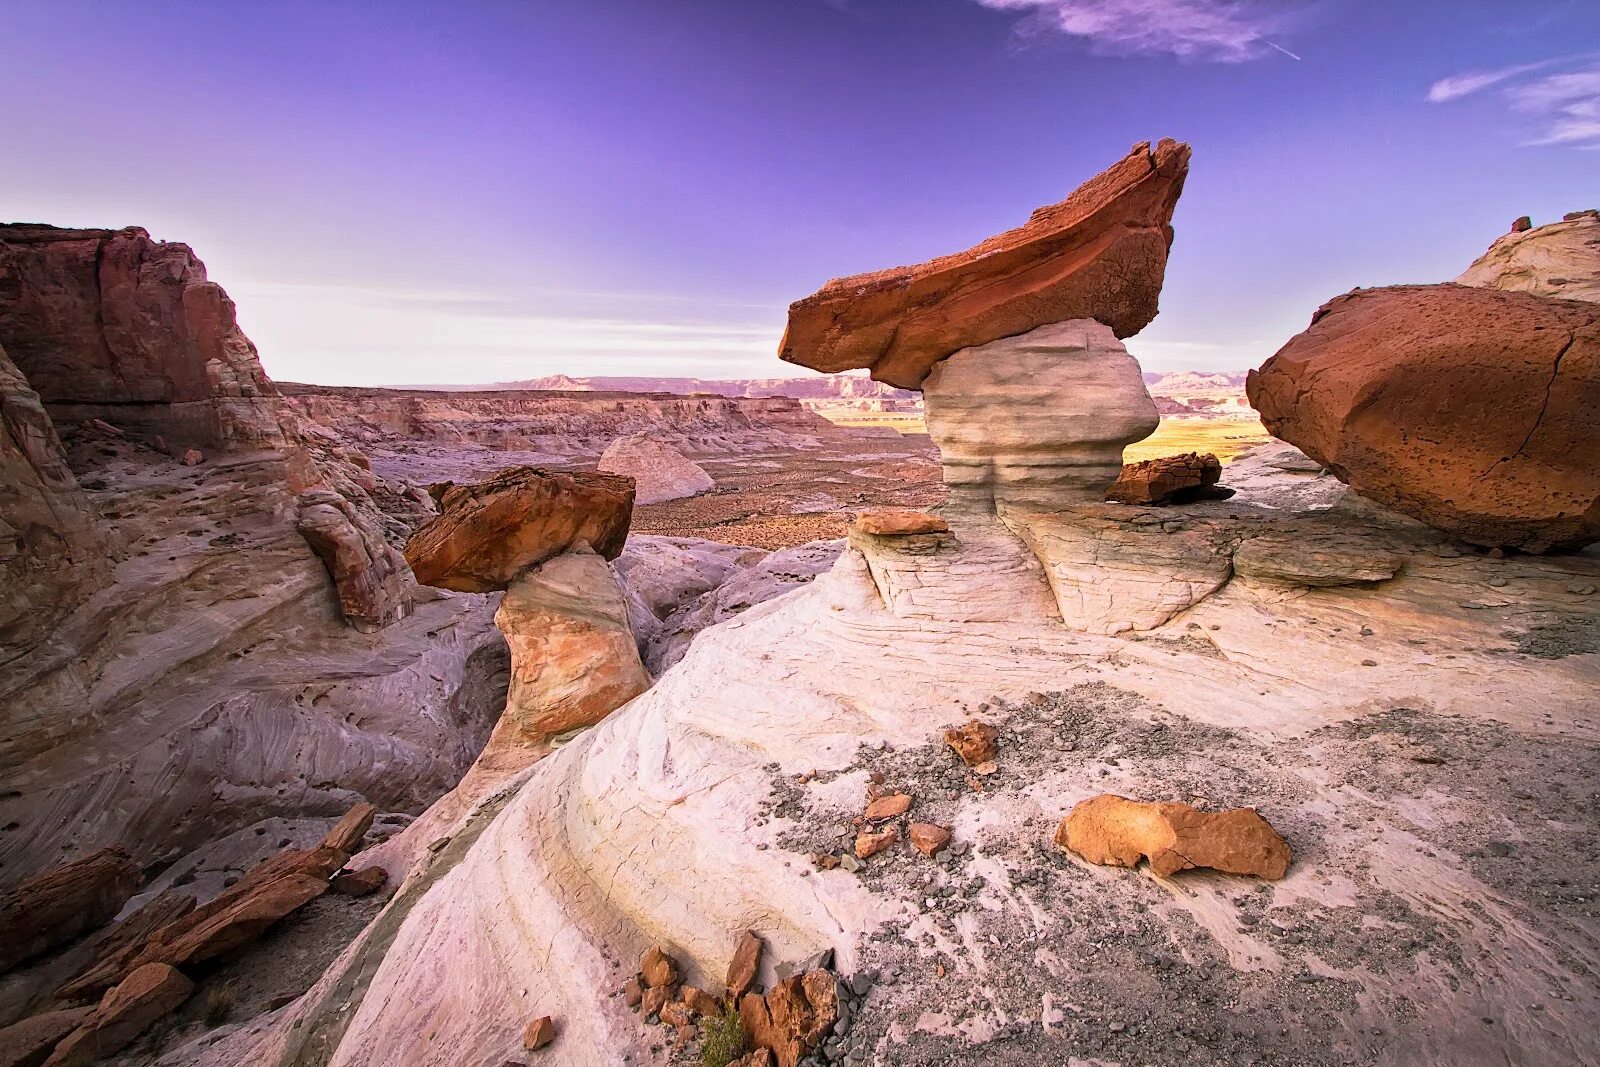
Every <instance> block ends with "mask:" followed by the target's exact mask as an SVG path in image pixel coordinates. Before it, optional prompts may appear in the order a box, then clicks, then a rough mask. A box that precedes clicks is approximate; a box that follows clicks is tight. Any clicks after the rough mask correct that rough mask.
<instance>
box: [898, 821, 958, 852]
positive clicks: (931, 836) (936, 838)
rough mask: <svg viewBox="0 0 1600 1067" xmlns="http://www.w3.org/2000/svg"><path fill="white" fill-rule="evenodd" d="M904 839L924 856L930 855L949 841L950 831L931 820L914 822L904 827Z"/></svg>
mask: <svg viewBox="0 0 1600 1067" xmlns="http://www.w3.org/2000/svg"><path fill="white" fill-rule="evenodd" d="M906 839H907V840H909V841H910V842H911V846H912V847H913V848H915V849H916V850H917V851H918V852H920V853H922V854H923V855H924V856H932V855H933V854H934V853H936V852H941V851H943V850H944V847H945V846H946V845H948V844H949V843H950V831H949V830H946V829H945V828H944V827H942V826H935V825H934V824H933V823H931V822H914V823H912V824H911V825H910V826H908V827H906Z"/></svg>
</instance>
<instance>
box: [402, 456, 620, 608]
mask: <svg viewBox="0 0 1600 1067" xmlns="http://www.w3.org/2000/svg"><path fill="white" fill-rule="evenodd" d="M633 496H634V487H633V480H632V479H631V478H622V477H618V476H616V475H611V474H590V473H587V472H583V471H570V472H566V471H547V470H542V469H540V468H538V467H512V468H509V469H507V470H503V471H501V472H500V473H498V474H496V475H495V476H494V477H492V478H490V479H489V480H487V481H484V482H479V483H477V484H476V485H452V486H451V487H450V488H449V489H447V490H445V492H444V494H443V496H442V497H441V499H440V507H441V509H442V510H441V512H440V514H439V515H438V516H437V517H436V518H434V519H433V520H432V521H431V522H429V523H428V524H427V525H426V526H424V527H423V528H422V529H420V530H418V531H417V532H416V533H415V534H413V535H412V536H411V539H410V540H409V541H407V542H406V553H405V555H406V562H407V563H409V564H411V570H412V572H413V573H414V574H415V575H416V577H417V581H419V582H421V583H423V584H424V585H433V586H438V587H439V588H441V589H454V590H457V591H459V592H465V593H490V592H494V591H496V590H500V589H505V588H506V587H507V586H508V585H510V583H511V580H512V579H513V578H515V577H516V576H517V575H518V574H520V573H522V572H523V571H525V570H527V569H528V568H529V567H532V566H536V565H537V564H540V563H543V562H544V561H545V560H547V559H553V558H554V557H556V556H558V555H560V554H561V553H563V552H566V551H567V550H569V549H572V548H575V547H577V546H578V545H580V544H587V545H588V546H589V547H590V548H591V549H593V550H594V551H595V552H597V553H599V554H600V555H601V556H604V557H605V558H606V559H616V558H617V556H618V555H619V554H620V553H621V552H622V546H623V543H624V542H625V541H627V539H628V523H629V521H630V519H631V518H632V516H633Z"/></svg>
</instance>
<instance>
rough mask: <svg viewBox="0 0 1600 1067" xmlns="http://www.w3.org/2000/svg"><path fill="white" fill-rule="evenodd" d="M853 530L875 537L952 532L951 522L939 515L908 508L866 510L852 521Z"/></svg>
mask: <svg viewBox="0 0 1600 1067" xmlns="http://www.w3.org/2000/svg"><path fill="white" fill-rule="evenodd" d="M851 529H852V532H854V531H857V530H859V531H860V532H861V533H864V534H871V535H872V536H873V537H909V536H913V535H916V534H942V533H949V532H950V524H949V523H948V522H945V521H944V520H943V519H941V518H940V517H939V516H937V515H929V514H928V513H927V512H925V511H911V510H908V509H906V508H882V509H880V510H878V511H864V512H862V513H861V514H860V515H857V516H856V517H855V521H854V522H852V523H851Z"/></svg>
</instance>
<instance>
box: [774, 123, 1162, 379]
mask: <svg viewBox="0 0 1600 1067" xmlns="http://www.w3.org/2000/svg"><path fill="white" fill-rule="evenodd" d="M1188 172H1189V146H1188V145H1184V144H1179V143H1177V142H1176V141H1170V140H1165V141H1162V142H1161V143H1159V144H1158V145H1156V146H1155V148H1154V149H1152V148H1151V147H1150V145H1149V144H1148V143H1144V144H1137V145H1134V146H1133V148H1132V149H1131V150H1130V151H1129V153H1128V154H1127V156H1125V157H1124V158H1123V159H1122V160H1120V161H1119V162H1117V163H1115V164H1113V165H1112V166H1111V167H1109V168H1108V169H1107V170H1105V171H1104V172H1102V173H1100V174H1098V175H1096V176H1095V177H1093V178H1091V179H1089V180H1088V181H1087V182H1085V183H1084V184H1083V185H1081V186H1079V187H1078V188H1077V189H1076V190H1075V191H1074V192H1073V193H1072V194H1071V195H1070V196H1068V197H1067V198H1066V199H1065V200H1063V201H1061V202H1060V203H1058V204H1051V205H1049V206H1047V207H1042V208H1039V209H1038V210H1037V211H1035V212H1034V213H1033V215H1032V216H1031V217H1030V218H1029V219H1028V221H1027V223H1026V224H1024V225H1022V226H1020V227H1018V228H1017V229H1014V230H1008V231H1006V232H1005V233H1002V234H999V235H997V236H995V237H991V238H989V239H988V240H986V241H984V242H982V243H981V244H978V245H975V246H973V247H972V248H969V249H967V250H966V251H965V252H957V253H955V254H953V255H949V256H942V257H940V258H938V259H933V260H929V261H928V262H926V263H921V264H918V265H916V266H914V267H896V268H894V269H891V270H883V271H877V272H875V273H870V274H857V275H852V276H851V277H848V278H836V279H834V280H833V281H830V282H829V283H828V284H827V285H825V286H824V287H823V288H822V289H821V290H819V291H818V292H816V293H815V294H813V295H812V296H808V297H806V298H805V299H804V300H798V301H796V302H795V303H793V304H791V305H790V306H789V326H788V329H787V330H786V331H785V332H784V335H783V341H782V343H781V345H780V346H779V355H780V356H781V357H782V358H783V359H784V360H785V361H786V362H789V363H798V364H800V365H801V366H804V367H810V368H811V369H812V370H820V371H842V370H849V369H851V368H870V369H871V371H872V377H873V378H875V379H877V380H879V381H884V382H888V383H890V384H891V385H897V386H901V387H903V388H908V389H918V388H921V387H922V383H923V379H924V378H926V377H927V376H928V372H929V371H930V370H931V369H932V368H933V366H934V365H935V364H936V363H938V362H939V361H940V360H942V359H944V358H945V357H946V356H948V355H950V354H951V353H952V352H956V351H959V350H960V349H963V348H972V347H976V346H979V345H985V344H988V343H989V342H991V341H996V340H999V339H1000V338H1002V337H1010V336H1013V335H1015V334H1024V333H1027V332H1028V331H1030V330H1033V329H1035V328H1036V327H1039V326H1044V325H1047V324H1049V323H1055V322H1065V321H1068V320H1071V319H1096V320H1098V321H1100V322H1102V323H1104V324H1106V326H1107V327H1108V328H1109V329H1110V331H1111V333H1113V334H1114V335H1115V336H1117V337H1129V336H1131V335H1133V334H1135V333H1138V332H1139V331H1140V330H1142V329H1144V327H1145V326H1147V325H1148V324H1149V323H1150V320H1151V319H1153V318H1155V315H1156V303H1157V298H1158V297H1159V295H1160V293H1161V281H1162V277H1163V275H1164V273H1165V271H1166V264H1167V251H1168V249H1169V248H1170V247H1171V246H1172V212H1173V209H1174V207H1175V206H1176V205H1177V202H1178V197H1179V195H1180V194H1182V192H1183V182H1184V178H1185V177H1187V175H1188Z"/></svg>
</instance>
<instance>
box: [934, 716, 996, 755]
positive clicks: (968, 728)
mask: <svg viewBox="0 0 1600 1067" xmlns="http://www.w3.org/2000/svg"><path fill="white" fill-rule="evenodd" d="M999 737H1000V731H999V730H996V729H995V728H994V727H993V726H991V725H990V724H989V723H986V722H984V721H983V720H981V719H971V720H969V721H968V722H967V723H966V724H965V725H963V726H954V727H951V728H950V729H948V730H946V731H945V732H944V743H945V744H947V745H949V746H950V747H951V748H952V749H954V750H955V753H956V755H958V756H960V757H961V761H962V762H963V763H965V764H966V765H967V766H969V767H976V766H977V765H978V764H980V763H987V762H989V761H990V760H992V759H994V757H995V755H996V753H997V752H998V751H999V748H998V746H997V745H996V742H997V741H998V740H999Z"/></svg>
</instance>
